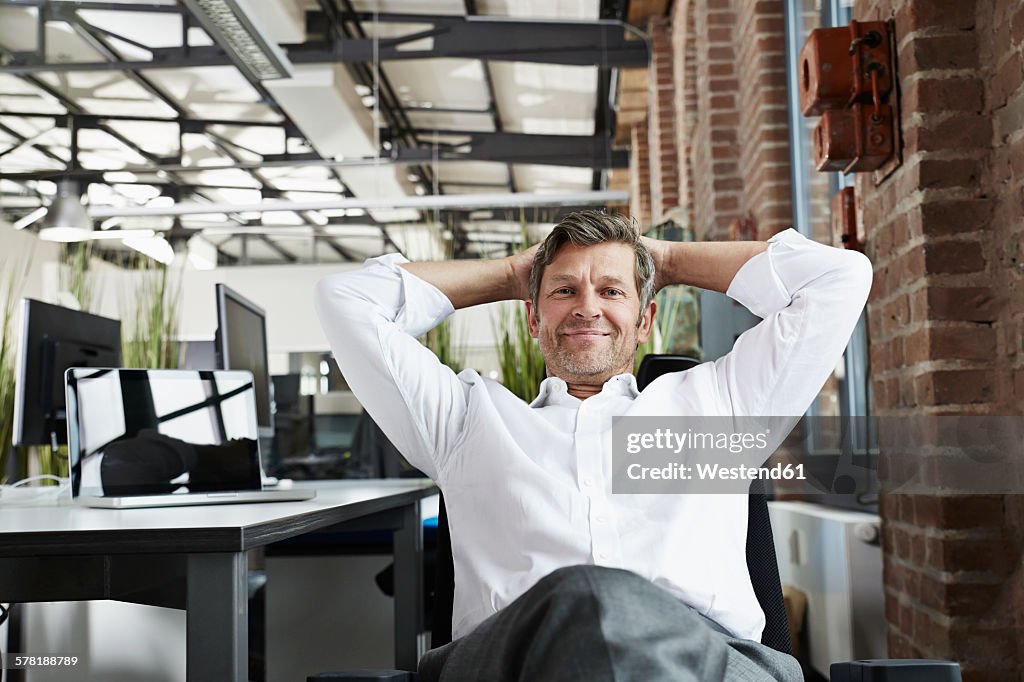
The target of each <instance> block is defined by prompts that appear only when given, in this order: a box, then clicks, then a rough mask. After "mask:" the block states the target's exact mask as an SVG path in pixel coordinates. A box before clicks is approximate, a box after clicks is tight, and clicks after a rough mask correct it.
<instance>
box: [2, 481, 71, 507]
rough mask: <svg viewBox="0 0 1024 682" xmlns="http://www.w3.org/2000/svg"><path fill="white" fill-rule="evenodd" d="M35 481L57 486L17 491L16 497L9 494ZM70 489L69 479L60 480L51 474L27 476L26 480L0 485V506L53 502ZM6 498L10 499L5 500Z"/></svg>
mask: <svg viewBox="0 0 1024 682" xmlns="http://www.w3.org/2000/svg"><path fill="white" fill-rule="evenodd" d="M35 481H55V482H57V483H58V485H57V486H39V487H37V488H32V489H28V490H19V491H18V494H17V495H12V492H10V491H14V490H15V489H17V488H23V487H24V486H27V485H28V484H29V483H33V482H35ZM70 487H71V479H70V478H61V477H60V476H54V475H53V474H40V475H38V476H29V477H28V478H23V479H21V480H20V481H15V482H14V483H11V484H8V485H0V505H3V504H16V503H24V502H33V501H38V500H53V499H54V498H58V497H60V496H61V495H63V494H64V491H66V490H68V489H69V488H70ZM33 493H34V494H33ZM8 497H10V498H11V499H9V500H8V499H6V498H8Z"/></svg>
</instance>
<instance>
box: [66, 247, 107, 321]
mask: <svg viewBox="0 0 1024 682" xmlns="http://www.w3.org/2000/svg"><path fill="white" fill-rule="evenodd" d="M92 244H93V243H92V242H77V243H70V244H64V245H63V247H62V248H61V254H60V265H61V267H60V268H59V269H58V270H57V273H58V275H57V279H58V282H57V284H58V288H59V289H60V291H66V292H68V293H70V294H71V295H72V296H74V298H75V300H76V301H77V302H78V308H79V310H84V311H86V312H95V310H94V305H95V304H96V303H97V301H96V296H95V294H96V287H95V279H94V278H93V277H92V275H91V273H90V272H89V262H90V260H91V259H92Z"/></svg>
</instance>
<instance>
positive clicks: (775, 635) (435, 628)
mask: <svg viewBox="0 0 1024 682" xmlns="http://www.w3.org/2000/svg"><path fill="white" fill-rule="evenodd" d="M698 364H700V363H699V361H697V360H695V359H693V358H689V357H685V356H681V355H653V354H650V355H647V356H645V357H644V359H643V361H642V362H641V363H640V370H639V371H638V372H637V386H638V387H639V388H640V389H641V390H643V388H644V387H646V386H647V384H649V383H650V382H651V381H653V380H654V379H656V378H657V377H659V376H661V375H662V374H665V373H668V372H680V371H684V370H687V369H690V368H691V367H695V366H696V365H698ZM748 514H749V516H748V520H747V544H746V554H747V571H748V572H749V573H750V582H751V584H752V585H753V588H754V594H755V595H756V596H757V601H758V604H760V605H761V609H762V610H763V611H764V617H765V627H764V632H763V633H762V634H761V643H762V644H764V645H765V646H769V647H771V648H772V649H775V650H776V651H781V652H783V653H786V654H790V655H792V653H793V650H792V647H791V646H790V640H789V621H788V619H787V618H786V607H785V603H784V602H783V599H782V581H781V579H780V577H779V564H778V560H777V559H776V556H775V542H774V539H773V538H772V524H771V519H770V517H769V515H768V497H767V495H765V493H764V490H763V488H761V482H760V481H754V482H753V484H752V485H751V488H750V496H749V503H748ZM449 533H450V532H449V529H448V516H447V514H446V512H445V506H444V497H443V496H442V497H441V504H440V511H439V513H438V520H437V563H436V565H435V573H434V577H435V583H434V585H435V586H434V608H433V622H432V629H431V645H432V646H434V647H439V646H442V645H444V644H447V643H448V642H450V641H451V640H452V600H453V598H454V595H455V569H454V562H453V560H452V545H451V535H450V534H449ZM830 676H831V682H961V678H960V666H959V664H957V663H952V662H949V661H936V660H928V659H878V660H865V661H844V662H841V663H833V664H832V665H831V669H830ZM416 679H417V678H416V674H415V673H413V672H408V671H403V670H369V669H350V670H339V671H335V672H328V673H320V674H319V675H313V676H311V677H308V678H307V682H323V681H324V680H344V681H345V682H415V681H416Z"/></svg>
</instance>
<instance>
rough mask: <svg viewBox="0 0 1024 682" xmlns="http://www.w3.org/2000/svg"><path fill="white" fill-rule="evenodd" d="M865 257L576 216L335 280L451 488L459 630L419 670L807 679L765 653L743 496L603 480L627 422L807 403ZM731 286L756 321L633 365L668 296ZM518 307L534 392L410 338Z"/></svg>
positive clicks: (392, 412)
mask: <svg viewBox="0 0 1024 682" xmlns="http://www.w3.org/2000/svg"><path fill="white" fill-rule="evenodd" d="M871 277H872V268H871V264H870V263H869V262H868V260H867V259H866V258H865V257H864V256H863V255H861V254H858V253H856V252H848V251H843V250H839V249H834V248H831V247H827V246H823V245H820V244H817V243H814V242H812V241H809V240H807V239H805V238H804V237H802V236H800V235H799V234H798V233H796V232H795V231H793V230H786V231H785V232H782V233H780V234H778V235H776V236H774V237H773V238H772V239H770V240H769V241H768V242H704V243H675V242H673V243H669V242H661V241H656V240H650V239H646V238H642V237H640V236H639V234H638V232H637V230H636V228H635V227H634V226H633V225H632V224H630V223H628V222H626V221H625V220H623V219H622V218H619V217H617V216H610V215H606V214H604V213H599V212H595V211H582V212H577V213H573V214H570V215H569V216H567V217H566V218H564V219H563V220H562V221H561V222H560V223H559V224H558V225H556V226H555V228H554V230H553V231H552V232H551V234H550V235H549V236H548V237H547V239H546V240H545V241H544V242H543V243H542V244H540V245H538V246H536V247H534V248H532V249H530V250H528V251H526V252H524V253H522V254H519V255H516V256H511V257H509V258H504V259H497V260H486V261H453V262H443V263H410V262H407V261H406V260H405V259H404V258H402V257H401V256H399V255H397V254H391V255H388V256H382V257H380V258H375V259H371V260H370V261H368V262H367V264H366V266H365V267H363V268H362V269H360V270H357V271H354V272H350V273H345V274H341V275H334V276H331V277H328V278H325V279H324V280H323V281H322V282H321V283H320V285H319V288H318V292H317V299H316V300H317V305H318V309H319V313H320V318H321V321H322V323H323V325H324V329H325V331H326V332H327V336H328V339H329V340H330V342H331V346H332V348H333V350H334V352H335V356H336V358H337V360H338V365H339V367H340V368H341V371H342V373H343V374H344V376H345V378H346V380H347V381H348V383H349V386H350V387H351V388H352V390H353V392H354V393H355V395H356V397H357V398H358V399H359V400H360V402H361V403H362V404H363V406H364V407H365V408H366V410H367V411H368V412H369V413H370V415H371V416H372V417H373V418H374V420H375V421H376V422H377V423H378V424H379V425H380V426H381V428H382V429H383V431H384V432H385V434H387V436H388V437H389V438H390V439H391V440H392V442H393V443H394V444H395V445H396V446H397V447H398V448H399V449H400V450H401V451H402V453H403V454H404V455H405V456H406V458H407V459H408V460H409V461H410V462H412V463H413V464H414V465H415V466H417V467H418V468H420V469H421V470H422V471H423V472H424V473H426V474H427V475H428V476H430V477H431V478H433V479H434V480H435V481H436V482H437V484H438V486H439V487H440V488H441V490H442V491H443V492H444V494H445V503H446V507H447V510H448V521H449V527H450V530H451V537H452V551H453V557H454V561H455V603H454V613H453V626H452V629H453V636H454V637H455V639H454V641H453V642H452V643H450V644H448V645H446V646H443V647H440V648H438V649H435V650H433V651H431V652H428V653H427V654H426V655H425V656H424V657H423V659H422V660H421V661H420V672H421V674H422V676H423V678H424V679H427V680H435V679H441V680H466V679H480V680H548V679H557V680H586V681H587V682H592V681H594V680H612V679H620V680H621V679H626V680H633V679H637V680H663V679H664V680H694V681H698V680H699V681H700V682H705V681H708V680H764V679H777V680H786V681H789V680H792V681H794V682H795V681H796V680H801V679H802V676H801V673H800V668H799V666H798V665H797V664H796V661H795V660H794V659H793V658H792V657H790V656H788V655H785V654H781V653H779V652H777V651H774V650H773V649H770V648H769V647H766V646H763V645H762V644H760V638H761V633H762V630H763V628H764V614H763V612H762V611H761V609H760V607H759V605H758V602H757V598H756V596H755V595H754V592H753V588H752V586H751V583H750V576H749V575H748V574H747V567H746V557H745V538H746V515H747V500H746V496H744V495H730V494H717V495H623V494H617V495H615V494H612V492H611V471H612V464H611V437H610V434H611V428H612V420H613V418H614V417H617V416H622V415H628V416H644V415H652V416H653V415H656V416H673V415H678V416H683V415H685V416H767V415H778V416H790V415H792V416H800V415H802V414H803V413H804V412H805V411H806V409H807V408H808V406H809V405H810V403H811V401H812V400H813V399H814V397H815V395H817V393H818V391H819V390H820V388H821V386H822V385H823V383H824V382H825V380H826V379H827V377H828V376H829V374H830V373H831V372H832V370H833V368H834V367H835V365H836V362H837V361H838V359H839V358H840V357H841V355H842V352H843V350H844V348H845V347H846V343H847V341H848V340H849V337H850V335H851V333H852V331H853V328H854V325H855V324H856V321H857V318H858V317H859V315H860V311H861V310H862V309H863V307H864V303H865V301H866V299H867V294H868V290H869V289H870V285H871ZM673 283H681V284H689V285H692V286H697V287H702V288H705V289H710V290H714V291H719V292H723V293H726V294H728V295H729V296H731V297H732V298H734V299H735V300H737V301H739V302H740V303H742V304H743V305H745V306H746V307H747V308H749V309H750V310H751V311H752V312H753V313H755V314H757V315H758V316H759V317H761V318H763V320H762V322H761V323H760V324H758V325H757V326H756V327H754V328H753V329H750V330H748V331H747V332H745V333H744V334H743V335H742V336H740V337H739V339H737V341H736V344H735V346H734V348H733V350H732V352H730V353H729V354H728V355H726V356H725V357H723V358H720V359H718V360H716V361H714V362H707V363H703V364H701V365H699V366H697V367H694V368H693V369H690V370H688V371H686V372H679V373H675V374H669V375H666V376H663V377H660V378H659V379H658V380H657V381H654V382H652V383H651V384H650V385H649V386H647V387H646V388H645V389H644V391H643V392H640V391H638V390H637V385H636V379H635V378H634V377H633V375H632V374H631V370H632V367H633V361H634V356H635V353H636V349H637V345H638V344H640V343H643V342H644V341H646V340H647V338H648V337H649V336H650V334H651V328H652V325H653V320H654V314H655V312H656V308H657V306H656V303H655V302H654V293H655V292H656V291H657V290H658V289H660V288H661V287H663V286H666V285H668V284H673ZM501 300H525V301H526V305H527V310H528V317H529V325H530V332H531V334H533V335H534V336H535V337H536V338H537V339H538V342H539V345H540V350H541V353H542V354H543V356H544V360H545V364H546V368H547V378H546V379H545V380H544V381H543V382H542V384H541V386H540V389H539V393H538V395H537V397H536V399H535V400H533V402H531V403H530V404H529V405H527V404H526V403H524V402H523V401H521V400H519V399H518V398H516V397H515V396H514V395H512V394H511V393H510V392H509V391H508V390H507V389H505V388H504V387H503V386H502V385H501V384H499V383H497V382H494V381H491V380H488V379H484V378H483V377H481V376H480V375H479V374H478V373H477V372H475V371H474V370H465V371H463V372H461V373H460V374H459V375H457V376H456V375H455V374H454V373H453V372H452V371H451V370H450V369H448V368H447V367H446V366H444V365H442V364H441V363H440V362H439V361H438V360H437V358H436V357H434V355H433V354H432V353H431V352H430V351H429V350H427V349H426V348H424V347H423V346H422V345H421V344H420V343H418V342H417V341H416V337H417V336H419V335H421V334H423V333H424V332H426V331H427V330H429V329H431V328H433V327H434V326H436V325H437V324H439V323H440V322H441V320H443V319H444V318H445V317H447V316H448V315H450V314H451V313H452V312H453V310H455V309H458V308H465V307H469V306H473V305H478V304H481V303H488V302H492V301H501Z"/></svg>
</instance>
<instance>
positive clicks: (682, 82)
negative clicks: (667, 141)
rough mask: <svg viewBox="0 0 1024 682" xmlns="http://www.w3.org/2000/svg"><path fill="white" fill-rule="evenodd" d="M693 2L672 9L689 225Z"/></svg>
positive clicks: (680, 161)
mask: <svg viewBox="0 0 1024 682" xmlns="http://www.w3.org/2000/svg"><path fill="white" fill-rule="evenodd" d="M695 12H696V10H695V9H694V6H693V2H691V1H690V0H679V1H678V2H676V3H675V5H673V11H672V55H673V56H672V59H673V69H672V78H673V81H674V84H675V87H674V90H675V100H674V102H673V106H674V107H675V111H676V125H675V131H676V167H677V170H678V175H679V191H678V197H679V204H680V206H682V207H683V208H684V211H683V213H682V215H684V216H685V219H686V225H685V226H684V227H691V226H692V225H693V224H694V212H693V170H692V165H693V162H694V158H693V154H694V135H693V132H694V127H695V126H696V124H697V31H696V28H695V19H694V14H695Z"/></svg>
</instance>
